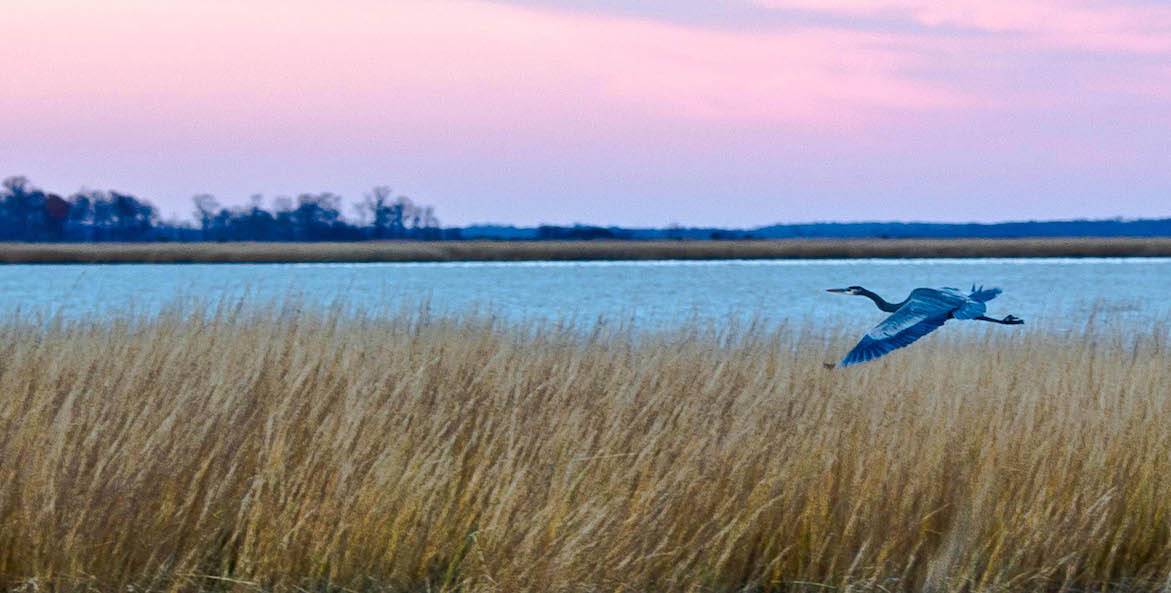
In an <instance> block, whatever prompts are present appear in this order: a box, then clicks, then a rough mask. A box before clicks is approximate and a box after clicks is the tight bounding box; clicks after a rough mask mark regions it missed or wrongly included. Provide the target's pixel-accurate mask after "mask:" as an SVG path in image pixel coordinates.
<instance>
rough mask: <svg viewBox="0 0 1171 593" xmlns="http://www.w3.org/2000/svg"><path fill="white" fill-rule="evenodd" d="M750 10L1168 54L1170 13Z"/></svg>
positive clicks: (1130, 9) (816, 5) (886, 4)
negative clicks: (887, 20)
mask: <svg viewBox="0 0 1171 593" xmlns="http://www.w3.org/2000/svg"><path fill="white" fill-rule="evenodd" d="M753 1H754V2H755V3H756V4H759V5H762V6H767V7H772V8H778V9H788V10H796V11H805V12H810V13H817V14H828V15H835V16H844V17H870V18H874V17H885V18H890V19H895V20H903V21H909V22H912V23H916V24H918V25H921V26H923V27H927V28H936V29H938V28H951V29H958V30H969V31H980V32H986V33H1002V34H1016V35H1018V37H1012V36H1010V37H1006V38H1005V40H1006V42H1009V43H1019V42H1021V41H1024V42H1026V43H1031V44H1034V45H1035V46H1036V47H1051V48H1065V49H1080V50H1091V51H1125V52H1135V53H1167V52H1171V7H1168V6H1164V5H1160V4H1155V3H1139V4H1135V3H1129V4H1128V3H1124V2H1109V3H1107V2H1094V3H1090V2H1078V1H1072V0H948V1H946V2H940V1H938V0H852V1H849V2H841V1H834V0H753Z"/></svg>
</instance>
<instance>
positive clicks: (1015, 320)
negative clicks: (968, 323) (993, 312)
mask: <svg viewBox="0 0 1171 593" xmlns="http://www.w3.org/2000/svg"><path fill="white" fill-rule="evenodd" d="M976 319H979V320H980V321H991V322H992V323H1003V324H1004V325H1020V324H1022V323H1024V322H1025V320H1024V319H1021V318H1020V317H1017V316H1015V315H1006V316H1005V317H1004V319H996V318H994V317H985V316H983V315H981V316H979V317H977V318H976Z"/></svg>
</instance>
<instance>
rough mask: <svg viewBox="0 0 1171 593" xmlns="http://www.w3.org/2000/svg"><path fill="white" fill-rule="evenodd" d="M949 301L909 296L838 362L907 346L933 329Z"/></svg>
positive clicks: (845, 363) (848, 362) (862, 359)
mask: <svg viewBox="0 0 1171 593" xmlns="http://www.w3.org/2000/svg"><path fill="white" fill-rule="evenodd" d="M952 310H953V309H952V307H951V306H950V303H946V302H942V301H940V300H937V299H917V298H915V294H914V293H911V300H910V301H908V302H907V304H905V305H903V306H902V307H900V308H899V310H898V311H895V312H894V313H892V314H891V316H890V317H887V318H886V320H885V321H883V322H882V323H880V324H878V326H877V327H875V328H874V329H872V330H870V332H869V333H867V334H866V335H865V336H862V341H860V342H858V345H857V346H854V349H853V350H851V351H850V353H849V354H847V355H846V357H845V358H844V359H842V363H841V364H842V366H844V367H846V366H850V365H852V364H858V363H860V362H866V361H868V360H874V359H875V358H878V357H879V356H882V355H884V354H886V353H888V352H890V351H892V350H897V349H899V348H902V347H904V346H909V345H910V344H911V343H912V342H914V341H915V340H918V339H919V338H922V337H923V336H925V335H927V334H929V333H931V332H933V331H935V330H936V329H938V328H939V327H940V326H942V325H943V323H944V322H945V321H947V319H948V317H949V316H950V315H951V312H952Z"/></svg>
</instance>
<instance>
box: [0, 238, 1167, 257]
mask: <svg viewBox="0 0 1171 593" xmlns="http://www.w3.org/2000/svg"><path fill="white" fill-rule="evenodd" d="M1150 256H1171V238H1167V237H1157V238H1094V237H1086V238H1065V239H881V240H880V239H844V240H830V239H792V240H789V239H786V240H752V241H443V242H416V241H368V242H359V243H0V263H243V262H258V263H266V262H416V261H526V260H529V261H531V260H553V261H558V260H562V261H564V260H570V261H572V260H655V259H825V258H860V257H864V258H908V257H913V258H935V257H1150Z"/></svg>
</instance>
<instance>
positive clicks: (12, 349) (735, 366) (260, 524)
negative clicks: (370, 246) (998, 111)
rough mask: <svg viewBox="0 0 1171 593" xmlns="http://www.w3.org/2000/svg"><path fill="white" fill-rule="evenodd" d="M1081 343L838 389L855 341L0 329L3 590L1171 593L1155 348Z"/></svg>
mask: <svg viewBox="0 0 1171 593" xmlns="http://www.w3.org/2000/svg"><path fill="white" fill-rule="evenodd" d="M977 333H979V332H977ZM1087 335H1089V334H1087ZM1094 335H1095V336H1096V337H1094V338H1092V339H1090V338H1083V337H1079V336H1072V337H1070V336H1066V337H1059V336H1056V335H1048V334H1046V333H1044V332H1041V331H1038V330H1036V329H1028V328H1024V331H1018V329H1017V328H1011V329H1005V328H1002V327H993V328H989V331H988V333H987V334H980V336H979V337H972V335H971V334H964V333H963V332H955V331H952V332H948V331H941V332H939V333H938V334H937V335H932V336H930V337H928V338H926V339H925V340H923V342H922V343H920V344H916V345H915V346H914V347H912V348H910V349H907V350H902V351H899V352H897V353H894V354H892V355H890V356H888V357H886V358H884V359H882V360H880V361H876V362H874V363H870V364H867V365H862V366H860V367H854V368H850V369H846V370H842V371H827V370H826V369H824V368H822V365H821V363H822V362H823V361H825V360H829V359H834V358H836V357H838V356H840V355H841V354H842V353H843V352H844V351H845V349H846V348H847V347H848V346H849V345H850V343H851V342H852V340H853V338H854V337H855V336H853V335H852V333H850V334H843V333H841V332H838V331H836V330H831V331H828V332H827V331H824V330H821V329H816V328H792V327H781V328H780V329H765V328H763V327H762V326H757V327H731V328H723V329H719V330H711V329H705V328H703V327H700V326H698V325H691V326H689V327H684V328H681V329H679V330H678V331H673V332H666V333H658V334H649V335H640V336H635V335H633V334H632V333H631V332H627V331H626V330H624V329H622V328H617V329H605V328H604V327H598V328H592V329H590V328H580V327H578V328H572V327H559V326H557V325H555V324H546V325H539V326H527V327H510V326H505V325H502V324H500V323H498V322H495V321H493V320H491V319H490V318H487V317H484V316H470V317H467V318H464V319H429V318H428V317H427V316H426V315H402V316H397V317H396V316H392V317H388V318H372V317H363V316H361V315H358V314H352V313H344V312H340V311H337V310H335V311H333V312H328V313H320V314H317V313H313V312H296V311H295V310H293V309H286V310H279V309H273V310H265V311H256V310H251V311H248V310H244V311H241V310H235V311H232V310H226V309H225V310H222V311H220V312H218V313H215V314H213V315H210V316H203V315H200V314H198V313H184V312H181V311H171V312H169V313H165V314H163V315H162V316H161V317H159V318H157V319H137V320H135V319H128V320H122V321H118V322H109V323H72V324H70V323H64V322H61V321H52V322H47V323H41V324H37V323H32V322H22V321H15V320H9V321H8V322H7V323H6V324H5V325H4V326H3V328H2V331H0V579H2V581H3V582H2V584H3V585H4V586H5V587H6V588H7V589H9V590H14V589H20V590H22V591H50V590H54V591H70V590H100V591H111V592H115V591H116V592H136V591H143V590H159V591H196V590H233V591H255V590H265V591H270V590H271V591H290V592H292V591H323V590H337V591H371V590H401V591H455V590H460V591H493V592H495V591H645V592H652V593H653V592H658V591H741V590H748V591H766V590H787V591H797V590H808V591H820V592H825V591H845V590H874V591H883V592H895V591H919V590H929V591H1042V590H1045V591H1058V590H1069V591H1080V590H1088V589H1094V590H1104V589H1121V590H1133V591H1160V590H1161V591H1166V590H1168V589H1169V588H1171V421H1169V420H1171V393H1169V391H1171V390H1169V386H1171V364H1169V363H1171V351H1169V349H1168V335H1167V330H1166V328H1156V329H1151V330H1148V331H1145V332H1144V333H1142V334H1141V335H1137V336H1133V337H1130V336H1125V337H1124V336H1122V335H1121V334H1120V333H1119V334H1117V335H1116V336H1115V337H1111V334H1110V332H1095V333H1094Z"/></svg>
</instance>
